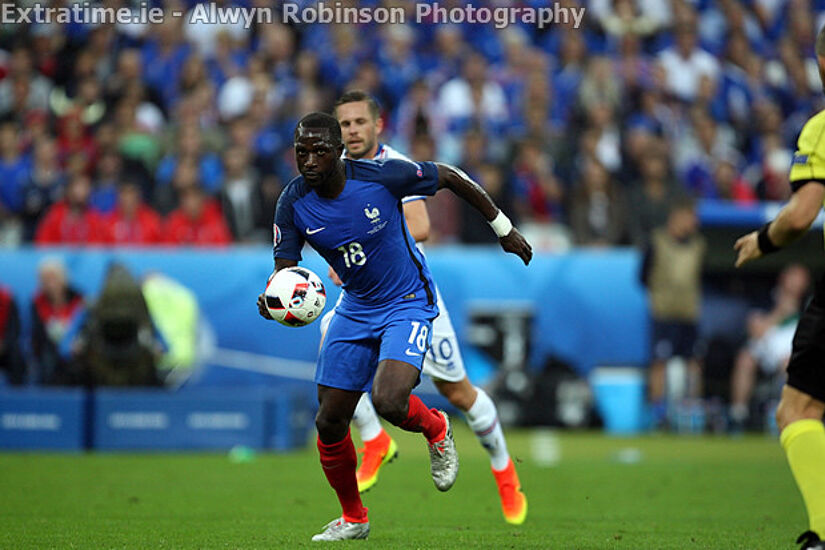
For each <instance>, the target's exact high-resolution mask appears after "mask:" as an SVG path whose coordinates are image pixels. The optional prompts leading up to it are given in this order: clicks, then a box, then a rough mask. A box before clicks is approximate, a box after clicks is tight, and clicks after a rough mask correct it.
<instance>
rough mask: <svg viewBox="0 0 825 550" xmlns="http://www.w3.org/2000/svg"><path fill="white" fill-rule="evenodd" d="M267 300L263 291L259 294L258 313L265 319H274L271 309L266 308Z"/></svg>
mask: <svg viewBox="0 0 825 550" xmlns="http://www.w3.org/2000/svg"><path fill="white" fill-rule="evenodd" d="M265 300H266V298H265V297H264V294H263V292H262V293H260V294H258V314H259V315H260V316H261V317H263V318H264V319H267V320H269V321H272V315H270V314H269V310H268V309H266V301H265Z"/></svg>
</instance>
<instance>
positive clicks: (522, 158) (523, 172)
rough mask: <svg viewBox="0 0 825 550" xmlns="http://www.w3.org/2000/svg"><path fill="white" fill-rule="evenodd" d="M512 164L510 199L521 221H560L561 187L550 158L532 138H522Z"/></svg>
mask: <svg viewBox="0 0 825 550" xmlns="http://www.w3.org/2000/svg"><path fill="white" fill-rule="evenodd" d="M515 154H516V159H515V163H514V164H513V180H512V183H513V195H514V198H513V201H514V205H513V206H514V207H515V210H516V213H517V215H518V216H519V217H520V218H521V219H522V220H525V221H526V220H530V221H537V222H560V221H563V220H564V207H563V204H564V202H563V201H564V189H563V187H562V186H561V184H560V183H559V181H558V180H557V179H556V176H555V174H553V165H552V160H551V159H550V157H549V155H547V153H546V152H545V151H544V150H543V148H542V145H541V144H540V143H537V142H535V141H529V140H528V141H524V142H522V143H521V145H520V146H519V148H518V150H517V151H516V153H515Z"/></svg>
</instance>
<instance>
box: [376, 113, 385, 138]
mask: <svg viewBox="0 0 825 550" xmlns="http://www.w3.org/2000/svg"><path fill="white" fill-rule="evenodd" d="M383 131H384V119H383V118H381V117H378V118H377V119H376V120H375V135H376V136H380V135H381V132H383Z"/></svg>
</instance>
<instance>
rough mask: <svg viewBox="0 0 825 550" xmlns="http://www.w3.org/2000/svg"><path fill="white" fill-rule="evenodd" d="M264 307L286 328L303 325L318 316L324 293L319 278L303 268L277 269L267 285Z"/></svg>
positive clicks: (322, 284)
mask: <svg viewBox="0 0 825 550" xmlns="http://www.w3.org/2000/svg"><path fill="white" fill-rule="evenodd" d="M264 298H265V301H266V309H267V310H268V311H269V314H270V315H271V316H272V318H273V319H275V320H276V321H278V322H279V323H281V324H282V325H286V326H288V327H303V326H305V325H308V324H310V323H311V322H313V321H314V320H315V319H317V318H318V317H320V316H321V313H322V312H323V311H324V306H325V305H326V303H327V293H326V290H325V289H324V283H322V282H321V279H320V278H319V277H318V275H316V274H315V273H313V272H312V271H310V270H309V269H306V268H304V267H297V266H295V267H287V268H285V269H282V270H280V271H278V272H277V273H276V274H275V275H274V276H273V277H272V278H270V280H269V282H268V283H267V285H266V291H265V292H264Z"/></svg>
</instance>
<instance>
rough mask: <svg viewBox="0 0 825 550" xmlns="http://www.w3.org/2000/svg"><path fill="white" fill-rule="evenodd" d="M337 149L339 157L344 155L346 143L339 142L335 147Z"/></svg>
mask: <svg viewBox="0 0 825 550" xmlns="http://www.w3.org/2000/svg"><path fill="white" fill-rule="evenodd" d="M335 151H336V152H337V153H338V156H339V157H340V156H341V155H343V154H344V144H343V143H339V144H338V145H337V146H336V147H335Z"/></svg>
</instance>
